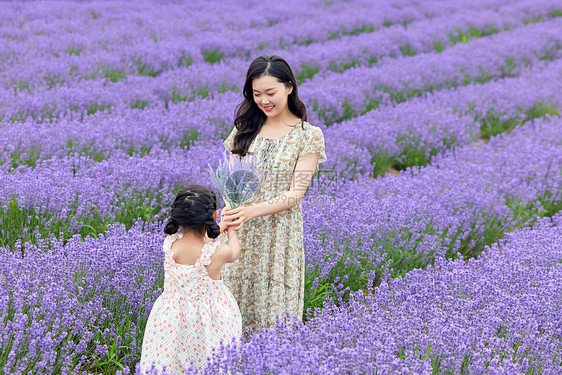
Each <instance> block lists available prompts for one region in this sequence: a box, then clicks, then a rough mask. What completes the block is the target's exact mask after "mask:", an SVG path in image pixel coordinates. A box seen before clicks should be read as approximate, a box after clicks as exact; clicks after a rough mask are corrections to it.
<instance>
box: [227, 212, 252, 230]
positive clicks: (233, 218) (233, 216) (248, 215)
mask: <svg viewBox="0 0 562 375" xmlns="http://www.w3.org/2000/svg"><path fill="white" fill-rule="evenodd" d="M254 211H255V210H254V208H253V206H240V207H238V208H235V209H231V210H225V211H223V212H222V213H221V215H222V220H226V221H227V223H228V225H236V227H235V228H234V229H235V230H238V229H240V226H242V224H244V223H245V222H247V221H250V220H252V219H253V218H255V217H256V215H255V212H254Z"/></svg>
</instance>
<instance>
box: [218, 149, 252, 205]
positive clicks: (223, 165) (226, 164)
mask: <svg viewBox="0 0 562 375" xmlns="http://www.w3.org/2000/svg"><path fill="white" fill-rule="evenodd" d="M260 164H261V163H260V161H259V160H258V159H256V158H255V157H254V156H253V155H248V156H245V157H238V156H237V155H234V154H231V153H229V152H228V151H225V152H224V158H223V159H221V160H219V165H218V167H217V168H216V169H213V167H211V165H209V169H210V171H211V181H212V182H213V185H214V187H215V188H216V189H217V190H218V191H219V193H220V195H221V196H222V198H223V199H224V200H225V202H227V203H228V204H229V205H230V207H231V208H237V207H239V206H240V205H241V204H243V203H244V202H245V201H247V200H248V199H249V198H251V197H252V196H253V195H254V193H255V192H256V191H257V190H258V189H259V184H260V181H261V179H262V178H263V172H260V170H259V166H260Z"/></svg>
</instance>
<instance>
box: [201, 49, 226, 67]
mask: <svg viewBox="0 0 562 375" xmlns="http://www.w3.org/2000/svg"><path fill="white" fill-rule="evenodd" d="M201 55H202V56H203V59H204V60H205V61H206V62H208V63H209V64H215V63H218V62H220V61H221V60H222V59H223V58H224V54H223V53H222V52H221V51H220V50H219V49H218V48H214V49H211V50H207V51H201Z"/></svg>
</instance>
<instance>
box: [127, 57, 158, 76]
mask: <svg viewBox="0 0 562 375" xmlns="http://www.w3.org/2000/svg"><path fill="white" fill-rule="evenodd" d="M133 64H134V65H135V66H136V67H137V72H138V74H139V76H143V77H158V76H159V75H160V74H162V69H157V68H155V67H153V66H152V65H150V64H146V63H144V62H143V61H142V59H141V58H140V57H139V58H138V59H137V60H136V61H135V62H134V63H133Z"/></svg>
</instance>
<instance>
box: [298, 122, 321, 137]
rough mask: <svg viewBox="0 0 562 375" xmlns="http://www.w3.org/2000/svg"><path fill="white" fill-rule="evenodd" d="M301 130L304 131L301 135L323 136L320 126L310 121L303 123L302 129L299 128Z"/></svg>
mask: <svg viewBox="0 0 562 375" xmlns="http://www.w3.org/2000/svg"><path fill="white" fill-rule="evenodd" d="M299 128H301V129H302V132H301V133H303V135H304V136H311V135H322V129H321V128H320V127H318V126H315V125H312V124H311V123H310V122H308V121H303V122H302V127H301V126H299Z"/></svg>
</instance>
